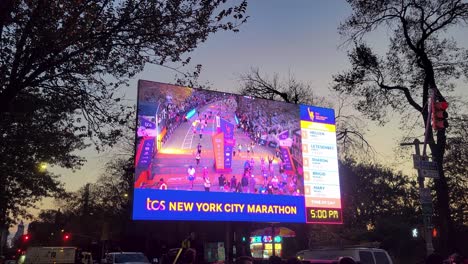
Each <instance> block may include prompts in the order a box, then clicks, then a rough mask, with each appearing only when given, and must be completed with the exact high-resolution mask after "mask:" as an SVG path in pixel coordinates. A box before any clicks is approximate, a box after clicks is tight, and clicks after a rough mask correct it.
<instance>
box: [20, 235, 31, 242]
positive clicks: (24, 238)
mask: <svg viewBox="0 0 468 264" xmlns="http://www.w3.org/2000/svg"><path fill="white" fill-rule="evenodd" d="M30 239H31V236H30V235H29V234H26V235H23V237H22V240H23V242H24V243H26V242H29V240H30Z"/></svg>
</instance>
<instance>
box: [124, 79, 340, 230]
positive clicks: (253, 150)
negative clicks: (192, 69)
mask: <svg viewBox="0 0 468 264" xmlns="http://www.w3.org/2000/svg"><path fill="white" fill-rule="evenodd" d="M137 120H138V121H137V131H136V155H135V182H134V196H133V219H134V220H198V221H251V222H296V223H320V224H324V223H329V224H337V223H342V222H343V219H342V212H341V199H340V183H339V175H338V159H337V146H336V127H335V113H334V111H333V109H328V108H321V107H315V106H307V105H296V104H289V103H284V102H278V101H271V100H265V99H259V98H253V97H249V96H241V95H236V94H229V93H223V92H217V91H210V90H202V89H193V88H189V87H181V86H175V85H170V84H164V83H158V82H151V81H143V80H140V81H139V82H138V105H137Z"/></svg>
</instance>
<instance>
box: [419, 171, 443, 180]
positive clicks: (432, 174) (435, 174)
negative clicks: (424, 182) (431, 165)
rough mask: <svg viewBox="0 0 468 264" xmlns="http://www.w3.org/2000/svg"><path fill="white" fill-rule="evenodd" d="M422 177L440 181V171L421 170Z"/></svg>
mask: <svg viewBox="0 0 468 264" xmlns="http://www.w3.org/2000/svg"><path fill="white" fill-rule="evenodd" d="M421 177H424V178H433V179H439V171H437V170H426V169H421Z"/></svg>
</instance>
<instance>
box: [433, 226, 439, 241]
mask: <svg viewBox="0 0 468 264" xmlns="http://www.w3.org/2000/svg"><path fill="white" fill-rule="evenodd" d="M438 236H439V231H438V230H437V228H435V227H434V228H433V229H432V237H433V238H436V237H438Z"/></svg>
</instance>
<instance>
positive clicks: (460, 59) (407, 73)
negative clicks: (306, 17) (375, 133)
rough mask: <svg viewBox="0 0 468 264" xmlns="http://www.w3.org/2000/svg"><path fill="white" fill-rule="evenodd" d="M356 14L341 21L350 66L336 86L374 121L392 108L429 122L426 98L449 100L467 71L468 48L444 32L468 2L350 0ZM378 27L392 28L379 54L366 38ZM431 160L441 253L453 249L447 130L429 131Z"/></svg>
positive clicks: (466, 15)
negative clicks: (436, 171)
mask: <svg viewBox="0 0 468 264" xmlns="http://www.w3.org/2000/svg"><path fill="white" fill-rule="evenodd" d="M348 3H349V4H350V5H351V7H352V9H353V13H352V15H351V16H350V17H349V18H348V19H346V20H345V21H344V22H343V23H342V24H341V26H340V28H339V31H340V33H341V34H342V35H343V36H344V37H346V39H347V41H348V43H354V48H353V50H352V51H351V52H350V53H349V59H350V62H351V69H350V70H349V71H346V72H343V73H340V74H337V75H336V76H334V81H335V85H334V89H335V90H336V91H339V92H342V93H345V94H348V95H352V96H356V97H357V98H359V100H358V101H357V103H356V108H357V109H358V110H359V111H361V112H362V113H364V114H366V115H367V116H369V117H370V118H372V119H373V120H377V121H379V122H381V123H385V121H387V118H388V116H390V115H391V113H393V112H394V111H396V112H399V113H405V114H407V113H409V112H413V113H414V112H416V113H417V114H418V115H419V117H422V119H423V122H421V123H423V124H424V125H428V124H427V121H428V118H427V116H428V111H427V110H428V104H427V102H428V98H429V95H430V89H433V90H434V92H435V95H436V97H435V98H436V100H438V101H446V99H447V98H448V97H447V95H448V94H449V93H450V91H451V90H452V88H453V85H454V84H453V81H454V80H456V79H459V78H460V77H462V76H463V75H465V76H466V75H467V73H468V71H467V69H468V60H466V58H467V56H468V52H467V51H466V50H465V49H462V48H459V47H457V45H456V43H455V41H454V40H453V39H450V38H447V37H446V35H444V33H446V32H447V30H448V29H450V28H451V27H454V26H457V25H463V23H466V22H467V21H468V4H467V3H463V2H462V1H458V0H446V1H439V0H398V1H397V0H391V1H371V0H366V1H358V0H349V1H348ZM379 27H383V28H387V29H389V32H391V34H392V35H391V36H390V38H389V48H388V51H387V54H386V56H384V57H380V56H378V55H376V54H375V53H374V52H373V50H372V49H371V48H370V47H369V46H368V45H367V44H365V42H364V41H363V38H364V36H366V34H368V33H370V32H372V31H375V30H377V29H378V28H379ZM426 137H427V139H428V144H429V147H430V150H431V153H432V157H433V160H434V161H435V162H437V164H438V167H439V179H438V180H435V189H436V193H437V204H436V207H437V209H438V210H439V213H440V221H441V230H440V231H441V232H440V235H441V236H440V237H441V245H442V248H441V250H442V252H444V253H446V252H448V250H449V249H452V248H453V245H452V244H451V243H452V241H451V240H449V237H451V236H452V235H453V229H452V219H451V217H450V208H449V194H448V193H449V190H448V186H447V178H446V176H445V174H444V158H443V157H444V152H445V148H446V131H445V129H443V130H439V131H437V133H436V134H434V133H433V132H432V130H429V133H428V134H427V135H426Z"/></svg>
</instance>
